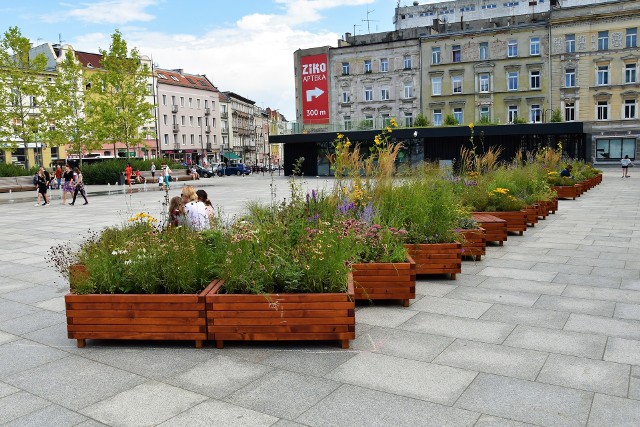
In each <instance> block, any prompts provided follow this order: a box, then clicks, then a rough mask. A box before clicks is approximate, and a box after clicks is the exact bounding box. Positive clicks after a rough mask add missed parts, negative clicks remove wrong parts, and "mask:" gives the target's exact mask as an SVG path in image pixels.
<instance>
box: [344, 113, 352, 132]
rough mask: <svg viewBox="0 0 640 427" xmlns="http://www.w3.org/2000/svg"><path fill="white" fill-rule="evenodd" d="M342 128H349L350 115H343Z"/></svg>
mask: <svg viewBox="0 0 640 427" xmlns="http://www.w3.org/2000/svg"><path fill="white" fill-rule="evenodd" d="M343 123H344V130H351V116H344V119H343Z"/></svg>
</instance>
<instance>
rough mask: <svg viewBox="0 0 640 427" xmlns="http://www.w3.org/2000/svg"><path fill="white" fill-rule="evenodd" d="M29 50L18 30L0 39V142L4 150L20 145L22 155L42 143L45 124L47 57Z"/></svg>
mask: <svg viewBox="0 0 640 427" xmlns="http://www.w3.org/2000/svg"><path fill="white" fill-rule="evenodd" d="M30 50H31V42H30V41H29V39H28V38H26V37H24V36H23V35H22V33H21V32H20V30H19V29H18V27H10V28H9V29H8V30H7V31H6V32H5V33H4V34H3V35H2V38H0V141H1V144H2V145H3V146H4V148H8V149H10V150H15V149H16V148H18V147H20V146H22V147H23V148H24V149H25V152H26V151H27V148H28V146H29V144H30V143H33V142H44V141H43V139H44V135H45V132H46V130H47V128H48V124H49V122H48V120H47V118H46V115H44V114H41V113H42V112H43V110H44V108H43V106H41V105H40V104H41V103H42V102H43V100H44V98H46V94H47V91H48V90H49V87H50V85H49V84H48V83H47V76H46V65H47V58H46V57H45V56H44V55H43V54H38V55H33V54H31V52H30ZM25 158H26V162H27V164H26V165H25V166H26V168H27V169H29V167H30V165H29V159H28V157H25Z"/></svg>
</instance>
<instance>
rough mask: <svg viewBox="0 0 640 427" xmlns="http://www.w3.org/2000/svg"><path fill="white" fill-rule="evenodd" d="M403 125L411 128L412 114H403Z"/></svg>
mask: <svg viewBox="0 0 640 427" xmlns="http://www.w3.org/2000/svg"><path fill="white" fill-rule="evenodd" d="M404 125H405V126H406V127H408V128H410V127H412V126H413V113H404Z"/></svg>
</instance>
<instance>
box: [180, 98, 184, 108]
mask: <svg viewBox="0 0 640 427" xmlns="http://www.w3.org/2000/svg"><path fill="white" fill-rule="evenodd" d="M180 106H181V107H184V96H181V97H180Z"/></svg>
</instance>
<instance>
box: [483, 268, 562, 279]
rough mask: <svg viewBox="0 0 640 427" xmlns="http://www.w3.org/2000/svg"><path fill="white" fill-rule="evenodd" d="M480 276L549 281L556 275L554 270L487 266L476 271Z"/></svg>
mask: <svg viewBox="0 0 640 427" xmlns="http://www.w3.org/2000/svg"><path fill="white" fill-rule="evenodd" d="M478 274H479V275H481V276H490V277H505V278H509V279H516V280H531V281H534V282H551V281H552V280H553V279H554V277H556V273H555V272H541V271H531V270H520V269H517V268H498V267H487V268H485V269H483V270H482V271H480V272H479V273H478Z"/></svg>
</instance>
